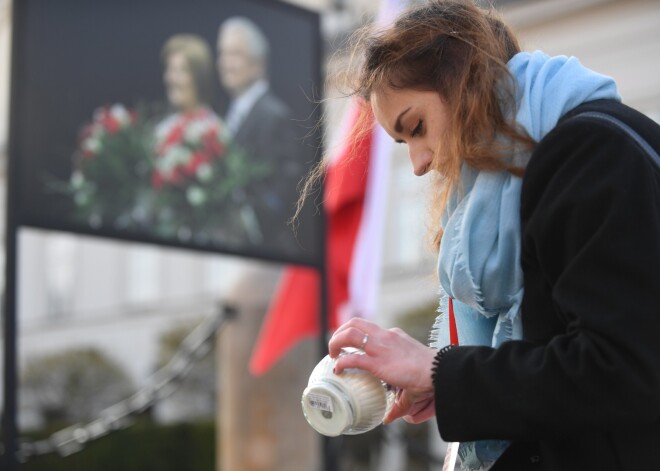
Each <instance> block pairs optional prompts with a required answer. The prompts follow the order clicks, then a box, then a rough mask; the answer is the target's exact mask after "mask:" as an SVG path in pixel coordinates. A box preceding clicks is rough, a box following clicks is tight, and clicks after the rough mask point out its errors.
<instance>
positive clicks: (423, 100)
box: [371, 87, 449, 176]
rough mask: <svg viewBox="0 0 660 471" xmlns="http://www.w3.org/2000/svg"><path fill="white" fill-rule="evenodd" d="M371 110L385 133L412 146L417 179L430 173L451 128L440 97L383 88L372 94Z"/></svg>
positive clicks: (412, 157)
mask: <svg viewBox="0 0 660 471" xmlns="http://www.w3.org/2000/svg"><path fill="white" fill-rule="evenodd" d="M371 107H372V109H373V112H374V116H375V118H376V120H377V121H378V123H380V125H381V126H382V127H383V128H384V129H385V131H387V133H388V134H389V135H390V136H392V138H393V139H394V140H395V141H396V142H399V143H406V144H407V145H408V153H409V155H410V162H411V163H412V166H413V172H414V173H415V175H417V176H422V175H424V174H425V173H427V172H428V171H429V170H430V169H431V163H432V162H433V159H434V157H436V156H435V154H436V152H438V145H439V143H440V141H441V139H442V138H443V136H444V135H445V133H446V131H447V129H448V126H449V117H448V116H449V113H448V110H447V105H446V104H445V102H444V101H443V100H442V98H440V95H439V94H438V93H437V92H433V91H419V90H410V89H402V90H398V89H393V88H391V87H383V88H382V89H379V90H377V91H375V92H373V93H372V94H371Z"/></svg>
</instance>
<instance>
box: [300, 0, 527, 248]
mask: <svg viewBox="0 0 660 471" xmlns="http://www.w3.org/2000/svg"><path fill="white" fill-rule="evenodd" d="M351 47H352V48H353V53H352V55H351V59H350V61H349V67H346V68H344V72H343V76H344V80H343V82H344V83H346V84H348V85H349V86H350V92H349V94H354V95H358V96H360V97H362V98H363V99H364V100H365V102H368V101H369V99H370V98H371V95H372V93H374V91H377V90H379V89H380V88H382V87H390V88H393V89H412V90H421V91H437V92H438V94H439V95H440V97H441V98H442V99H443V101H444V102H445V103H446V105H447V107H448V112H449V116H450V126H449V129H448V130H447V135H445V136H442V139H441V142H439V143H438V146H439V147H438V150H439V151H438V152H437V153H436V157H435V158H434V161H433V163H432V169H433V170H436V172H434V175H435V176H436V178H437V179H438V182H436V183H437V186H435V187H434V188H437V190H436V191H434V195H433V204H432V208H433V209H432V216H433V217H432V221H433V226H432V227H433V228H434V229H433V230H434V231H435V233H434V245H438V244H439V241H440V237H441V235H442V232H441V229H440V224H439V217H440V215H441V214H442V210H443V208H444V206H445V204H446V201H447V197H448V195H449V194H450V193H451V191H452V190H453V189H455V188H456V187H457V185H458V181H459V177H460V168H461V164H462V163H463V162H465V163H467V164H469V165H471V166H472V167H474V168H476V169H479V170H491V171H499V170H505V171H509V172H512V173H514V174H516V175H522V171H523V170H522V169H521V168H518V167H515V166H514V165H512V164H511V163H510V162H511V160H510V159H509V158H508V157H510V156H511V153H512V151H513V149H514V146H516V145H522V146H524V147H526V148H531V147H532V146H533V145H534V143H533V141H532V139H531V138H529V137H528V136H527V135H526V134H525V133H524V131H522V130H520V129H518V128H517V127H516V126H515V123H514V122H513V121H512V120H511V116H512V110H514V107H515V89H514V84H513V80H512V77H511V76H510V73H509V71H508V69H507V66H506V64H507V62H508V61H509V59H511V58H512V57H513V56H514V55H515V54H516V53H517V52H519V51H520V46H519V44H518V41H517V39H516V38H515V36H514V34H513V33H512V31H511V30H510V29H509V28H508V27H507V26H506V25H505V24H504V23H503V22H502V20H501V19H500V18H499V16H498V15H497V14H496V13H495V12H494V11H493V10H485V9H482V8H480V7H478V6H476V5H475V4H474V2H473V1H467V0H466V1H461V0H430V1H428V2H427V3H424V4H423V5H419V6H416V7H413V8H411V9H409V10H408V11H406V12H404V13H403V14H402V15H401V16H400V17H399V18H398V19H397V20H396V21H395V23H394V24H393V25H392V26H390V27H387V28H385V29H380V30H378V29H376V30H374V29H373V28H372V27H369V28H367V29H364V30H362V31H360V32H358V33H357V34H356V36H355V41H354V44H353V45H352V46H351ZM356 69H357V72H356ZM366 115H367V113H366V112H365V116H366ZM357 126H358V127H362V129H361V130H360V132H354V133H352V135H353V136H359V135H360V134H361V132H367V131H368V129H367V127H366V126H365V125H364V124H360V123H358V125H357ZM438 155H441V156H442V158H438ZM322 172H323V168H322V167H319V168H317V169H315V170H314V171H313V173H312V174H311V176H310V179H308V181H307V182H306V186H305V188H304V189H303V194H302V198H304V197H305V192H306V191H307V189H308V188H309V186H308V185H310V184H311V182H312V181H315V180H317V179H318V178H319V177H320V176H322Z"/></svg>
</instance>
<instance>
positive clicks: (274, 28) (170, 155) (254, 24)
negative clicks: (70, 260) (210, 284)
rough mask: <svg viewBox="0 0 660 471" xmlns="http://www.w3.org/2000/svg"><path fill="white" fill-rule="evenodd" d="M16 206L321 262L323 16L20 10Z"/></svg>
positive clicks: (208, 246) (106, 8)
mask: <svg viewBox="0 0 660 471" xmlns="http://www.w3.org/2000/svg"><path fill="white" fill-rule="evenodd" d="M14 10H15V11H14V28H15V32H14V38H15V40H14V43H13V54H14V58H13V70H12V81H13V84H12V106H11V112H10V159H11V160H12V166H11V168H12V175H10V178H11V179H12V184H11V185H10V186H11V188H12V190H11V191H12V192H13V194H12V195H11V199H10V201H12V202H13V203H12V204H14V205H15V206H14V211H15V215H16V221H17V224H18V225H19V226H31V227H36V228H43V229H52V230H59V231H67V232H76V233H80V234H88V235H96V236H102V237H109V238H115V239H125V240H128V241H139V242H147V243H154V244H161V245H169V246H173V247H179V248H181V247H183V248H190V249H195V250H202V251H211V252H218V253H227V254H233V255H238V256H245V257H251V258H259V259H265V260H272V261H279V262H284V263H294V264H302V265H310V266H320V264H321V263H322V258H323V224H322V221H321V216H319V214H321V213H322V212H321V211H319V208H317V207H313V204H320V203H319V202H315V203H313V204H312V203H310V204H308V205H306V207H304V208H303V210H302V212H301V213H300V216H299V217H298V219H297V220H296V221H295V223H294V224H293V225H292V224H291V223H290V219H291V217H292V216H293V215H294V212H295V204H296V201H297V197H298V188H297V187H298V185H299V182H300V181H301V180H302V179H303V178H304V177H305V175H306V174H307V173H308V171H309V169H310V168H311V167H312V166H313V165H314V164H315V163H316V162H317V161H318V159H319V158H320V156H321V134H320V130H319V128H318V126H317V122H318V119H319V113H320V112H319V108H320V107H319V104H318V97H320V87H321V86H320V81H321V80H320V77H321V65H320V61H321V40H320V28H319V17H318V15H317V14H315V13H312V12H310V11H307V10H303V9H300V8H298V7H294V6H292V5H289V4H285V3H281V2H278V1H265V0H263V1H258V0H247V1H246V0H223V1H217V0H189V1H186V2H182V1H179V0H140V1H137V2H136V1H132V0H114V1H112V2H108V1H101V0H84V1H83V0H58V1H52V0H21V1H20V2H16V3H15V4H14Z"/></svg>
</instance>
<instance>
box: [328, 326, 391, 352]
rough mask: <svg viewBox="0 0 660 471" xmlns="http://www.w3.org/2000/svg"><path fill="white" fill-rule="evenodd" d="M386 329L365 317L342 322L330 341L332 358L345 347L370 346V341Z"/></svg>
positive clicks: (365, 347) (366, 347) (329, 348)
mask: <svg viewBox="0 0 660 471" xmlns="http://www.w3.org/2000/svg"><path fill="white" fill-rule="evenodd" d="M384 330H385V329H383V328H382V327H380V326H378V325H377V324H374V323H373V322H369V321H366V320H364V319H357V318H354V319H351V320H349V321H348V322H346V323H344V324H342V325H341V326H340V327H339V328H338V329H337V330H336V331H335V333H334V334H333V335H332V338H331V339H330V342H329V343H328V353H329V354H330V356H331V357H332V358H336V357H337V356H339V354H340V353H341V349H342V348H345V347H354V348H364V349H365V351H366V350H367V349H368V348H369V347H368V345H369V343H370V342H371V343H373V342H374V340H375V339H376V338H377V337H378V335H379V334H380V333H382V332H383V331H384Z"/></svg>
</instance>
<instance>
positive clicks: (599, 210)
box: [433, 120, 660, 441]
mask: <svg viewBox="0 0 660 471" xmlns="http://www.w3.org/2000/svg"><path fill="white" fill-rule="evenodd" d="M521 216H522V231H523V241H522V247H523V248H522V260H523V272H524V273H525V286H526V292H525V299H524V300H523V312H522V315H523V326H524V331H525V340H521V341H511V342H506V343H505V344H503V345H502V346H501V347H500V348H498V349H491V348H487V347H467V346H466V347H458V348H454V349H453V350H451V351H449V352H448V353H447V354H446V355H444V356H443V357H442V359H441V360H439V361H438V362H437V363H436V365H435V367H434V372H433V377H434V384H435V391H436V413H437V418H438V426H439V429H440V433H441V435H442V437H443V438H444V439H445V440H448V441H467V440H479V439H497V438H500V439H511V440H543V439H553V438H555V439H556V438H562V437H566V436H567V435H569V434H585V433H590V432H596V431H601V432H602V431H604V430H612V429H615V428H617V427H620V426H633V427H634V426H645V424H650V423H653V422H658V421H659V420H660V172H659V171H658V169H657V168H656V167H654V166H653V164H652V163H651V161H650V159H648V158H647V157H646V156H645V155H644V154H643V153H642V152H640V150H639V149H638V148H637V146H636V144H635V143H634V142H633V141H632V140H630V139H629V138H628V137H627V136H626V135H625V134H623V133H622V132H617V131H616V130H613V129H610V128H609V127H608V126H606V125H605V124H599V123H594V122H593V121H586V122H585V121H581V120H580V121H577V122H567V123H565V124H562V125H560V127H559V128H558V129H557V130H555V131H554V132H553V133H551V134H550V135H549V136H547V137H546V139H544V140H543V141H542V142H541V143H540V144H539V146H538V147H537V149H536V151H535V153H534V156H533V157H532V160H531V161H530V164H529V166H528V168H527V170H526V174H525V177H524V184H523V196H522V205H521ZM532 280H533V282H534V283H537V284H541V285H543V286H544V287H545V288H544V290H545V292H546V293H548V295H547V296H538V295H537V293H539V292H540V291H541V290H533V291H531V290H530V291H528V290H527V286H528V281H529V282H530V283H531V281H532ZM539 326H558V328H555V329H554V330H553V331H552V332H551V334H549V335H547V336H546V337H545V338H543V336H541V335H532V336H531V338H530V337H529V336H528V335H527V331H528V330H529V332H534V331H535V329H538V328H539Z"/></svg>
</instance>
